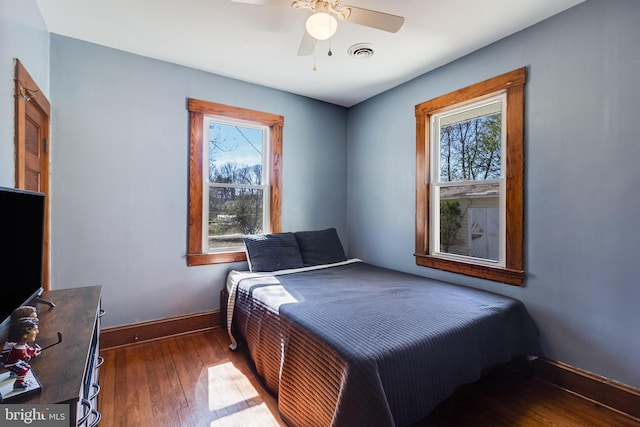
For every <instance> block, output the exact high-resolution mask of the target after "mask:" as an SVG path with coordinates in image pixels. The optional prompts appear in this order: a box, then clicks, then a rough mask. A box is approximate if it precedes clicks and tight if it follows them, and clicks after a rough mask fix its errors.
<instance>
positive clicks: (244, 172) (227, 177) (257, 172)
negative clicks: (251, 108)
mask: <svg viewBox="0 0 640 427" xmlns="http://www.w3.org/2000/svg"><path fill="white" fill-rule="evenodd" d="M262 142H263V131H262V130H261V129H255V128H249V127H242V126H238V125H229V124H224V123H217V122H210V124H209V182H217V183H225V184H246V185H262V152H263V147H262Z"/></svg>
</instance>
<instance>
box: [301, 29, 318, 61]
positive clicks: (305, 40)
mask: <svg viewBox="0 0 640 427" xmlns="http://www.w3.org/2000/svg"><path fill="white" fill-rule="evenodd" d="M314 50H316V39H314V38H313V37H311V34H309V33H308V32H307V31H305V32H304V35H303V36H302V41H300V47H299V48H298V56H309V55H311V54H313V51H314Z"/></svg>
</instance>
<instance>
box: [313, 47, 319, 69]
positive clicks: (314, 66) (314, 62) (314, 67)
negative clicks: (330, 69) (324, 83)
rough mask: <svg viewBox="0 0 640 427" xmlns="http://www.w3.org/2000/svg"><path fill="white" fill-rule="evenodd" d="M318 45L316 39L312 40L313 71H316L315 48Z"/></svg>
mask: <svg viewBox="0 0 640 427" xmlns="http://www.w3.org/2000/svg"><path fill="white" fill-rule="evenodd" d="M317 47H318V40H314V42H313V71H318V67H316V56H317V55H316V51H317V50H318V49H316V48H317Z"/></svg>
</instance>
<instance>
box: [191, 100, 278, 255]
mask: <svg viewBox="0 0 640 427" xmlns="http://www.w3.org/2000/svg"><path fill="white" fill-rule="evenodd" d="M188 109H189V117H190V126H191V132H190V137H189V139H190V144H189V225H188V242H187V246H188V248H187V250H188V252H187V264H188V265H190V266H192V265H204V264H215V263H224V262H237V261H244V260H246V255H245V251H244V243H243V241H242V236H243V235H247V234H259V233H277V232H280V220H281V194H282V191H281V188H282V179H281V176H282V171H281V167H282V166H281V165H282V127H283V124H284V118H283V117H282V116H277V115H274V114H269V113H262V112H258V111H252V110H247V109H242V108H237V107H230V106H226V105H221V104H215V103H212V102H206V101H200V100H196V99H189V102H188Z"/></svg>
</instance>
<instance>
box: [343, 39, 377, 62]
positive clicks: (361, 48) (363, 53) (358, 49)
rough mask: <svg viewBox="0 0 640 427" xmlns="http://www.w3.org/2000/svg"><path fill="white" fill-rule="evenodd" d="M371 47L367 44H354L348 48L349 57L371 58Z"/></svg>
mask: <svg viewBox="0 0 640 427" xmlns="http://www.w3.org/2000/svg"><path fill="white" fill-rule="evenodd" d="M373 52H374V51H373V46H372V45H370V44H369V43H358V44H354V45H353V46H351V47H350V48H349V56H352V57H353V58H360V59H364V58H371V57H372V56H373Z"/></svg>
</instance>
